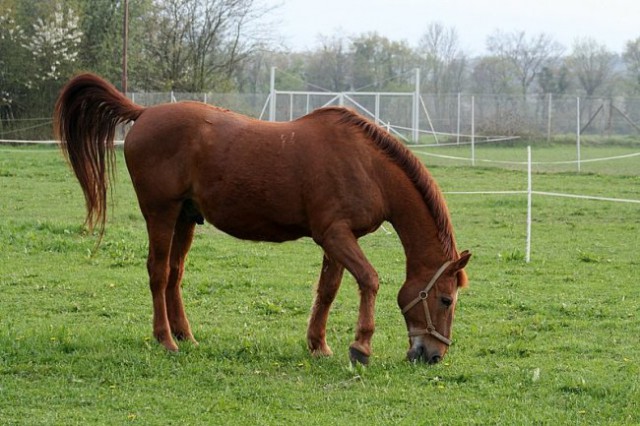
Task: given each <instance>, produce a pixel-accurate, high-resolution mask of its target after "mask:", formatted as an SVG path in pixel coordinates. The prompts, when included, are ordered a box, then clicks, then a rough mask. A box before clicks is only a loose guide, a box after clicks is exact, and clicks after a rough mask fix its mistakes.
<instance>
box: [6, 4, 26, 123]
mask: <svg viewBox="0 0 640 426" xmlns="http://www.w3.org/2000/svg"><path fill="white" fill-rule="evenodd" d="M25 42H26V38H25V35H24V31H23V29H22V27H21V26H20V25H19V24H18V23H17V22H16V17H15V9H11V8H8V7H7V8H6V9H4V10H3V11H2V13H1V14H0V120H10V119H13V118H15V116H16V114H17V108H18V105H19V97H20V94H21V93H22V92H23V91H24V88H25V86H26V81H25V79H24V76H25V75H26V74H27V73H26V72H25V70H24V65H25V64H26V63H27V62H28V61H27V60H26V57H27V53H28V52H27V50H26V49H25V48H24V44H25ZM0 124H1V123H0Z"/></svg>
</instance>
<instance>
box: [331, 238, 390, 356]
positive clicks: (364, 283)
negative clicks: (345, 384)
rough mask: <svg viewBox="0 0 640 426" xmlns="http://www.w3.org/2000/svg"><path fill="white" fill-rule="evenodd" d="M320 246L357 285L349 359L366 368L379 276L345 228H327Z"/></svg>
mask: <svg viewBox="0 0 640 426" xmlns="http://www.w3.org/2000/svg"><path fill="white" fill-rule="evenodd" d="M319 243H320V244H321V245H322V247H323V248H324V250H325V252H326V253H327V255H328V256H329V257H331V258H333V259H335V260H336V261H337V262H339V263H341V264H342V265H344V266H345V268H347V270H348V271H349V272H350V273H351V275H353V277H354V278H355V279H356V281H357V283H358V287H359V290H360V308H359V312H358V324H357V327H356V336H355V341H354V342H353V343H352V344H351V345H350V347H349V357H350V359H351V362H352V363H356V362H360V363H362V364H365V365H366V364H368V362H369V357H370V356H371V338H372V336H373V332H374V330H375V323H374V319H373V315H374V310H375V309H374V308H375V302H376V295H377V294H378V287H379V282H378V274H377V272H376V271H375V269H373V266H371V264H370V263H369V261H368V260H367V258H366V257H365V255H364V253H363V252H362V249H361V248H360V246H359V245H358V242H357V240H356V237H355V236H354V235H353V232H351V230H350V229H349V228H348V227H346V226H344V225H336V226H333V227H331V228H329V229H328V230H327V231H326V232H325V233H324V235H323V236H322V239H320V241H319Z"/></svg>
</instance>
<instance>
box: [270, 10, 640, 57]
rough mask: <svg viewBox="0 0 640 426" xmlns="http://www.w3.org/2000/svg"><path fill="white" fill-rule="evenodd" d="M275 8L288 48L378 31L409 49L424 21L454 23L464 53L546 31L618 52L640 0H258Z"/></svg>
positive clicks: (634, 33)
mask: <svg viewBox="0 0 640 426" xmlns="http://www.w3.org/2000/svg"><path fill="white" fill-rule="evenodd" d="M264 2H265V4H268V5H278V4H279V5H280V7H278V8H277V9H275V10H274V11H273V12H272V13H271V15H272V18H273V19H274V21H275V25H274V27H275V28H276V32H277V33H278V34H279V35H280V37H281V38H282V39H283V41H284V43H285V45H286V46H287V47H289V48H291V49H293V50H306V49H313V48H315V47H317V46H318V35H319V34H322V35H325V36H330V35H336V34H342V35H345V36H350V35H359V34H362V33H366V32H370V31H377V32H378V33H379V34H380V35H383V36H386V37H387V38H389V39H391V40H396V41H399V40H405V41H407V42H408V43H409V45H411V46H412V47H415V46H417V44H418V40H419V39H420V37H421V36H422V34H424V32H425V30H426V28H427V26H428V24H429V23H431V22H440V23H442V24H443V25H444V26H445V27H454V28H455V29H456V30H457V32H458V36H459V39H460V44H461V47H462V48H463V50H464V51H465V52H466V53H468V54H470V55H478V54H483V53H485V42H486V39H487V36H488V35H490V34H491V33H493V32H494V31H495V30H496V29H500V30H503V31H506V32H512V31H516V30H518V31H520V30H522V31H525V33H526V34H527V35H529V36H533V35H537V34H540V33H546V34H548V35H550V36H552V37H553V38H554V39H555V40H556V41H558V42H560V43H561V44H562V45H564V46H565V47H566V48H567V50H570V48H571V46H572V44H573V42H574V41H575V40H576V38H580V37H593V38H594V39H595V40H596V41H598V42H599V43H601V44H604V45H606V46H607V47H608V48H609V49H610V50H612V51H614V52H617V53H621V52H622V51H623V50H624V47H625V43H626V42H627V41H628V40H632V39H635V38H637V37H640V0H528V1H521V0H484V1H482V0H479V1H472V0H467V1H463V0H264Z"/></svg>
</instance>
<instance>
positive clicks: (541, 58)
mask: <svg viewBox="0 0 640 426" xmlns="http://www.w3.org/2000/svg"><path fill="white" fill-rule="evenodd" d="M487 49H488V50H489V52H491V53H492V54H493V55H495V57H497V58H499V59H500V60H502V61H504V62H505V63H506V64H507V65H508V66H509V68H510V70H511V72H512V73H513V78H514V79H515V81H517V83H518V85H519V88H520V91H521V93H522V95H523V96H524V95H526V94H527V93H528V92H529V88H530V86H531V84H532V83H533V82H534V79H535V77H536V75H537V74H538V72H539V71H540V70H541V69H542V67H543V66H545V65H546V64H548V63H549V62H551V61H553V60H555V59H557V58H558V57H559V56H560V55H561V53H562V52H563V50H564V48H563V47H562V45H560V44H559V43H558V42H556V41H554V40H553V39H552V38H551V37H550V36H548V35H546V34H538V35H536V36H533V37H530V38H527V37H526V34H525V32H524V31H515V32H512V33H504V32H502V31H496V32H494V33H493V34H492V35H490V36H489V37H488V38H487Z"/></svg>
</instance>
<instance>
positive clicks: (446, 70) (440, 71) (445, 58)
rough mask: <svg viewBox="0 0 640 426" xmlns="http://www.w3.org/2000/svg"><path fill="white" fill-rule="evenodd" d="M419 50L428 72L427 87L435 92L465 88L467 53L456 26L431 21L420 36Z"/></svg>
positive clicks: (452, 91) (455, 91)
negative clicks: (464, 50)
mask: <svg viewBox="0 0 640 426" xmlns="http://www.w3.org/2000/svg"><path fill="white" fill-rule="evenodd" d="M418 52H419V54H420V56H421V59H422V65H423V69H424V71H425V72H423V74H422V79H423V80H424V81H425V82H426V87H425V89H426V90H428V91H429V92H431V93H434V94H445V93H457V92H460V91H462V86H463V81H464V71H465V69H466V66H467V57H466V55H465V54H464V53H463V52H462V51H461V49H460V42H459V39H458V33H457V32H456V30H455V28H445V27H444V26H443V25H442V24H441V23H431V24H429V26H428V27H427V31H426V32H425V33H424V35H423V36H422V38H421V39H420V42H419V45H418Z"/></svg>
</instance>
